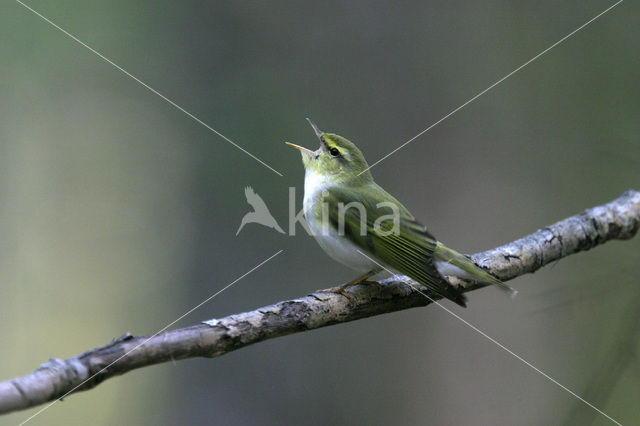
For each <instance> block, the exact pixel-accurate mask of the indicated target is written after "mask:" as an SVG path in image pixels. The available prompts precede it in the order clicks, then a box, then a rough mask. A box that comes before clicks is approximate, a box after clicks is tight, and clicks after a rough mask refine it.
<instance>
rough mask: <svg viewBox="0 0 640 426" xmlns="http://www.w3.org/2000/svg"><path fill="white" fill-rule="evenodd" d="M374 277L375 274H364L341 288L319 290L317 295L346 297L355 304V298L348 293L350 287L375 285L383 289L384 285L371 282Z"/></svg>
mask: <svg viewBox="0 0 640 426" xmlns="http://www.w3.org/2000/svg"><path fill="white" fill-rule="evenodd" d="M372 275H374V273H373V272H367V273H366V274H364V275H362V276H360V277H358V278H356V279H354V280H351V281H349V282H348V283H345V284H342V285H341V286H339V287H333V288H328V289H325V290H318V291H316V293H333V294H339V295H342V296H344V297H346V298H347V299H348V300H349V302H351V303H355V302H356V299H355V297H353V296H352V295H350V294H349V293H347V291H346V290H347V289H348V288H349V287H353V286H354V285H360V284H363V285H375V286H378V288H382V284H380V283H379V282H377V281H370V280H369V278H370V277H371V276H372Z"/></svg>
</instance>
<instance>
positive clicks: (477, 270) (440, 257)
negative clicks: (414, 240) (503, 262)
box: [433, 242, 517, 296]
mask: <svg viewBox="0 0 640 426" xmlns="http://www.w3.org/2000/svg"><path fill="white" fill-rule="evenodd" d="M433 254H434V260H435V261H436V264H437V265H438V270H440V272H441V273H442V274H443V275H453V276H455V277H458V278H462V279H466V280H471V281H475V282H478V283H483V284H496V285H498V287H499V288H500V289H502V290H504V291H506V292H507V293H509V295H511V296H515V295H516V293H517V291H516V290H515V289H514V288H513V287H511V286H510V285H508V284H505V283H503V282H502V281H500V280H499V279H498V278H496V277H494V276H493V275H491V274H490V273H489V272H487V271H485V270H484V269H482V268H481V267H479V266H478V265H476V264H475V263H474V262H473V260H471V259H470V258H469V257H467V256H465V255H463V254H461V253H458V252H457V251H455V250H452V249H450V248H449V247H447V246H445V245H444V244H442V243H441V242H438V245H437V246H436V250H435V252H434V253H433Z"/></svg>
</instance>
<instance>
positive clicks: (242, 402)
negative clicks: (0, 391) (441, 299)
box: [0, 1, 640, 425]
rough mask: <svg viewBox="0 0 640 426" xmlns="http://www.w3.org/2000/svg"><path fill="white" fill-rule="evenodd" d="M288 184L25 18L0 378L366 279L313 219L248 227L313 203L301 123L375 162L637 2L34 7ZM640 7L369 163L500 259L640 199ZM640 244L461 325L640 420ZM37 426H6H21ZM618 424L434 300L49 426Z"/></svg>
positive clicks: (0, 106)
mask: <svg viewBox="0 0 640 426" xmlns="http://www.w3.org/2000/svg"><path fill="white" fill-rule="evenodd" d="M28 4H29V5H31V6H32V7H34V8H35V9H36V10H38V11H39V12H40V13H42V14H43V15H44V16H46V17H48V18H49V19H51V20H52V21H53V22H55V23H56V24H58V25H60V26H61V27H62V28H64V29H66V30H68V31H69V32H71V33H72V34H74V35H76V36H77V37H78V38H79V39H80V40H82V41H83V42H85V43H87V44H89V45H90V46H92V47H94V48H95V49H96V50H98V51H100V52H101V53H103V54H104V55H105V56H107V57H108V58H110V59H111V60H113V61H114V62H116V63H117V64H119V65H120V66H122V67H123V68H125V69H126V70H128V71H129V72H131V73H132V74H134V75H136V76H137V77H139V78H140V79H141V80H143V81H144V82H146V83H147V84H149V85H150V86H152V87H153V88H155V89H156V90H158V91H159V92H161V93H163V94H164V95H166V96H168V97H169V98H171V99H172V100H174V101H175V102H176V103H178V104H179V105H181V106H182V107H184V108H185V109H186V110H188V111H189V112H191V113H193V114H194V115H196V116H197V117H199V118H201V119H202V120H203V121H205V122H206V123H208V124H210V125H211V126H213V127H214V128H216V129H217V130H219V131H220V132H222V133H223V134H224V135H226V136H228V137H229V138H231V139H233V140H234V141H236V142H237V143H238V144H240V145H241V146H243V147H244V148H246V149H247V150H249V151H250V152H252V153H253V154H255V155H257V156H258V157H260V158H261V159H263V160H264V161H266V162H267V163H268V164H270V165H271V166H273V167H275V168H276V169H278V170H279V171H281V172H282V173H283V174H284V177H279V176H277V175H276V174H274V173H273V172H271V171H270V170H268V169H267V168H265V167H263V166H261V165H260V164H258V163H257V162H256V161H254V160H253V159H251V158H250V157H248V156H247V155H245V154H244V153H242V152H240V151H239V150H237V149H236V148H234V147H233V146H231V145H230V144H229V143H227V142H225V141H224V140H222V139H221V138H219V137H218V136H216V135H215V134H213V133H212V132H210V131H209V130H207V129H206V128H205V127H203V126H201V125H200V124H198V123H196V122H195V121H194V120H192V119H191V118H189V117H187V116H186V115H185V114H183V113H182V112H180V111H178V110H176V109H175V108H174V107H172V106H171V105H169V104H168V103H167V102H165V101H164V100H162V99H161V98H159V97H158V96H156V95H155V94H153V93H151V92H149V91H148V90H147V89H145V88H143V87H142V86H140V85H139V84H138V83H136V82H135V81H133V80H132V79H130V78H129V77H127V76H125V75H124V74H123V73H122V72H120V71H118V70H117V69H116V68H114V67H113V66H111V65H109V64H108V63H106V62H104V61H103V60H101V59H100V58H98V57H97V56H96V55H95V54H93V53H91V52H90V51H89V50H87V49H86V48H84V47H82V46H80V45H79V44H78V43H76V42H74V41H73V40H71V39H70V38H69V37H67V36H65V35H64V34H63V33H61V32H60V31H58V30H56V29H54V28H53V27H51V26H50V25H49V24H47V23H45V22H44V21H43V20H42V19H40V18H38V17H37V16H35V15H34V14H33V13H31V12H29V11H28V10H27V9H25V8H24V7H22V6H20V5H19V4H18V3H15V2H11V1H7V2H3V3H2V4H1V5H0V37H1V39H2V41H3V42H2V43H1V44H0V58H1V59H0V75H2V78H1V79H0V98H1V99H2V101H1V102H0V141H1V143H0V237H1V238H0V283H1V284H0V318H1V321H0V336H1V340H2V344H1V345H0V358H1V359H2V360H3V361H2V363H1V364H0V379H2V380H5V379H10V378H13V377H15V376H19V375H23V374H26V373H28V372H30V371H32V370H33V369H34V368H36V367H37V366H38V365H40V364H41V363H42V362H45V361H46V360H47V359H48V358H49V357H59V358H67V357H70V356H73V355H75V354H78V353H80V352H82V351H84V350H87V349H89V348H92V347H95V346H99V345H102V344H105V343H107V342H108V341H110V340H111V339H112V338H115V337H117V336H120V335H122V334H123V333H124V332H127V331H128V332H131V333H133V334H150V333H153V332H155V331H156V330H158V329H160V328H161V327H163V326H164V325H166V324H168V323H169V322H171V321H173V320H174V319H175V318H177V317H178V316H179V315H181V314H182V313H184V312H185V311H187V310H188V309H190V308H191V307H193V306H194V305H196V304H198V303H199V302H200V301H202V300H203V299H205V298H206V297H208V296H210V295H211V294H213V293H214V292H216V291H217V290H219V289H220V288H222V287H224V286H225V285H227V284H228V283H230V282H231V281H233V280H234V279H236V278H237V277H239V276H240V275H242V274H244V273H245V272H246V271H247V270H249V269H250V268H252V267H253V266H254V265H256V264H258V263H259V262H261V261H262V260H264V259H265V258H267V257H269V256H270V255H272V254H273V253H275V252H276V251H277V250H279V249H284V250H285V251H284V253H283V254H281V255H280V256H278V257H277V258H275V259H274V260H273V261H271V262H269V263H268V264H266V265H265V266H264V267H262V268H261V269H259V270H257V271H256V272H254V273H253V274H251V275H249V276H248V277H246V278H245V279H243V280H242V281H240V282H238V283H237V284H236V285H235V286H233V287H231V288H230V289H228V290H227V291H225V292H224V293H223V294H221V295H220V296H219V297H217V298H215V299H214V300H212V301H211V302H210V303H208V304H206V305H205V306H203V307H202V308H200V309H199V310H197V311H196V312H194V313H193V314H191V315H190V316H189V317H188V318H186V319H184V320H182V321H181V322H180V323H178V324H176V327H180V326H186V325H189V324H193V323H197V322H199V321H202V320H206V319H209V318H213V317H219V316H223V315H227V314H231V313H236V312H242V311H245V310H251V309H254V308H256V307H259V306H262V305H265V304H269V303H273V302H276V301H278V300H282V299H287V298H292V297H297V296H301V295H305V294H308V293H309V292H311V291H313V290H315V289H318V288H322V287H327V286H329V285H334V284H337V283H340V282H344V281H346V280H348V279H350V278H353V276H354V274H353V272H351V271H349V270H347V269H346V268H345V267H343V266H342V265H339V264H337V263H335V262H333V261H331V260H330V259H329V258H328V257H327V256H326V255H325V254H324V253H323V252H322V251H321V249H320V248H319V247H318V246H317V245H316V243H315V242H314V241H313V239H312V238H311V237H309V236H307V235H306V234H305V233H304V232H303V231H302V229H301V228H298V232H297V235H296V236H295V237H290V236H285V235H281V234H278V233H276V232H274V231H273V230H270V229H267V228H264V227H260V226H258V225H248V226H246V227H245V228H244V229H243V231H242V232H241V233H240V235H239V236H237V237H236V236H235V232H236V230H237V228H238V225H239V223H240V219H241V218H242V216H243V215H244V214H245V213H246V212H247V211H249V206H248V205H247V204H246V200H245V197H244V193H243V188H244V187H245V186H246V185H252V186H253V188H254V189H255V190H256V192H257V193H259V194H260V195H261V196H262V197H263V198H264V199H265V201H266V202H267V204H268V205H269V206H270V208H271V211H272V213H273V214H274V216H275V217H276V218H277V219H278V221H279V222H280V224H281V226H283V227H286V224H287V211H288V210H287V209H288V206H287V198H288V187H289V186H295V187H296V188H297V189H298V192H297V200H298V208H299V207H300V204H301V203H302V188H303V186H302V184H303V170H302V164H301V162H300V158H299V154H298V153H297V152H295V151H293V150H291V149H290V148H288V147H286V146H285V145H284V144H283V141H285V140H290V141H293V142H296V143H299V144H302V145H306V146H310V147H315V146H316V144H317V142H316V140H315V138H314V135H313V133H312V132H311V130H310V128H309V127H308V125H307V123H306V122H305V120H304V118H305V117H306V116H309V117H311V118H313V119H314V120H315V121H316V122H317V123H318V125H319V126H320V127H321V128H322V129H324V130H326V131H331V132H336V133H339V134H341V135H344V136H346V137H348V138H350V139H352V140H353V141H355V142H356V143H357V144H358V145H359V147H360V148H362V150H363V151H364V153H365V155H366V156H367V158H368V159H369V161H370V162H374V161H376V160H377V159H379V158H380V157H382V156H383V155H385V154H387V153H388V152H389V151H391V150H392V149H394V148H396V147H397V146H398V145H400V144H401V143H403V142H404V141H406V140H407V139H409V138H411V137H412V136H414V135H415V134H417V133H418V132H420V131H421V130H423V129H425V128H426V127H427V126H429V125H430V124H432V123H433V122H435V121H437V120H438V119H440V118H441V117H442V116H444V115H445V114H447V113H448V112H449V111H451V110H452V109H454V108H456V107H457V106H459V105H461V104H462V103H464V102H465V101H467V100H468V99H469V98H471V97H472V96H474V95H475V94H477V93H478V92H480V91H481V90H483V89H485V88H486V87H487V86H489V85H490V84H492V83H493V82H495V81H496V80H498V79H499V78H501V77H502V76H504V75H505V74H507V73H509V72H510V71H512V70H513V69H515V68H516V67H518V66H519V65H521V64H522V63H524V62H525V61H527V60H528V59H530V58H531V57H533V56H534V55H536V54H537V53H539V52H540V51H542V50H543V49H545V48H546V47H548V46H550V45H551V44H553V43H554V42H556V41H557V40H559V39H560V38H561V37H563V36H565V35H566V34H568V33H569V32H570V31H572V30H574V29H575V28H577V27H578V26H580V25H582V24H583V23H584V22H586V21H587V20H588V19H590V18H592V17H593V16H595V15H596V14H598V13H599V12H601V11H602V10H604V9H605V8H606V7H608V6H609V5H611V4H612V2H607V1H566V2H555V1H540V2H535V3H534V2H530V4H524V2H510V1H487V2H472V1H466V2H460V1H448V2H422V1H414V2H393V1H374V2H364V1H357V2H356V1H354V2H333V1H327V2H283V1H270V2H194V1H184V2H169V1H155V2H150V1H147V2H128V1H116V2H96V1H83V2H81V1H64V2H45V1H29V2H28ZM639 17H640V6H638V4H637V3H633V2H624V3H622V4H621V5H619V6H618V7H616V8H615V9H613V10H612V11H611V12H609V13H608V14H606V15H605V16H603V17H602V18H600V19H599V20H597V21H596V22H594V23H593V24H591V25H589V26H588V27H586V28H585V29H584V30H583V31H581V32H579V33H577V34H576V35H575V36H573V37H571V38H570V39H569V40H567V41H566V42H564V43H563V44H561V45H559V46H558V47H556V48H555V49H553V50H552V51H550V52H549V53H548V54H546V55H544V56H543V57H541V58H540V59H539V60H537V61H535V62H533V63H532V64H530V65H529V66H527V67H526V68H525V69H523V70H522V71H521V72H519V73H517V74H516V75H514V76H513V77H511V78H509V79H508V80H506V81H505V82H503V83H502V84H500V85H499V86H497V87H496V88H494V89H493V90H491V91H490V92H488V93H487V94H485V95H484V96H482V97H481V98H479V99H478V100H477V101H475V102H474V103H472V104H470V105H468V106H467V107H466V108H464V109H462V110H461V111H459V112H458V113H457V114H455V115H454V116H452V117H450V118H449V119H447V120H446V121H444V122H442V123H441V124H440V125H438V126H436V127H435V128H433V129H432V130H430V131H429V132H427V133H426V134H425V135H423V136H422V137H420V138H419V139H417V140H415V141H414V142H413V143H411V144H409V145H408V146H407V147H405V148H404V149H402V150H400V151H399V152H397V153H396V154H394V155H393V156H391V157H389V158H388V159H386V160H385V161H383V162H382V163H380V164H379V165H378V166H376V167H375V168H374V169H373V170H372V171H373V174H374V177H375V178H376V180H377V181H378V183H380V184H381V185H382V186H384V187H385V188H386V189H387V190H389V191H390V192H391V193H393V194H394V195H395V196H396V197H397V198H398V199H400V200H401V201H403V202H404V203H405V204H406V205H407V206H408V207H409V208H410V209H411V210H412V211H413V212H414V214H415V215H416V216H417V217H418V218H420V219H421V220H422V221H423V222H425V223H426V224H427V225H428V226H429V228H430V230H431V231H432V232H433V233H434V234H435V235H436V236H437V237H438V238H439V239H440V240H442V241H444V242H445V243H446V244H447V245H449V246H451V247H454V248H456V249H459V250H460V251H463V252H475V251H480V250H484V249H487V248H491V247H495V246H497V245H499V244H502V243H505V242H508V241H511V240H513V239H515V238H517V237H520V236H523V235H525V234H528V233H530V232H533V231H535V230H536V229H538V228H540V227H542V226H544V225H548V224H550V223H553V222H555V221H557V220H560V219H562V218H564V217H566V216H569V215H572V214H575V213H578V212H580V211H581V210H583V209H585V208H587V207H591V206H594V205H598V204H602V203H604V202H607V201H609V200H611V199H614V198H616V197H617V196H619V195H620V194H621V193H622V192H623V191H624V190H626V189H629V188H635V189H640V180H639V176H640V173H639V169H640V144H639V140H638V139H639V138H638V135H640V120H638V117H639V114H640V102H639V97H638V94H639V89H640V67H639V66H638V65H639V64H638V60H639V58H640V55H639V54H640V25H639ZM639 249H640V238H636V239H635V240H632V241H630V242H611V243H609V244H606V245H604V246H602V247H598V248H597V249H595V250H593V251H591V252H588V253H584V254H579V255H575V256H571V257H569V258H567V259H565V260H562V261H560V262H558V263H556V264H555V265H553V266H549V267H547V268H544V269H543V270H541V271H540V272H539V273H536V274H535V275H530V276H525V277H521V278H518V279H517V280H515V281H513V282H512V283H511V284H513V285H514V286H515V287H516V288H517V289H518V290H519V291H520V293H519V295H518V297H517V298H515V299H514V300H509V299H508V298H507V297H505V296H504V295H503V294H502V293H500V292H498V291H497V290H495V289H485V290H481V291H476V292H473V293H472V294H470V296H469V299H470V300H469V307H468V308H467V309H466V310H464V309H458V307H456V306H453V305H452V304H451V303H447V307H448V308H450V309H453V310H454V311H455V312H456V313H459V314H460V315H462V316H463V317H464V318H465V319H467V320H468V321H470V322H471V323H473V324H475V325H476V326H478V327H479V328H480V329H482V330H484V331H486V332H487V333H488V334H490V335H491V336H493V337H495V338H496V339H497V340H499V341H500V342H502V343H503V344H505V345H506V346H507V347H509V348H510V349H512V350H513V351H514V352H516V353H518V354H520V355H521V356H523V357H524V358H525V359H527V360H528V361H530V362H531V363H532V364H534V365H535V366H537V367H539V368H541V369H542V370H544V371H545V372H547V373H548V374H550V375H551V376H553V377H554V378H556V379H557V380H558V381H559V382H561V383H562V384H564V385H566V386H567V387H568V388H570V389H572V390H574V391H575V392H577V393H578V394H580V395H582V396H584V397H585V398H586V399H587V400H589V401H590V402H592V403H593V404H595V405H596V406H597V407H599V408H601V409H603V410H604V411H605V412H607V413H608V414H609V415H611V416H612V417H614V418H616V419H618V420H619V421H621V422H622V423H624V424H633V423H638V421H640V414H639V412H638V404H637V402H638V400H639V399H640V363H639V362H638V359H637V357H636V354H637V351H638V349H639V343H638V339H639V335H638V330H637V327H638V318H639V317H640V297H639V296H640V288H639V286H638V284H639V283H638V281H639V280H640V276H639V272H638V264H639V261H640V254H639ZM36 410H37V409H33V410H29V411H23V412H19V413H16V414H12V415H8V416H4V417H0V424H16V423H19V422H20V421H22V420H24V419H25V418H27V417H28V416H29V415H31V414H33V413H35V411H36ZM589 422H593V423H594V424H610V423H609V422H608V421H607V420H606V419H604V417H602V416H600V415H598V414H597V413H596V412H595V411H593V410H592V409H590V408H589V407H587V406H586V405H584V404H583V403H581V402H580V401H578V400H577V399H576V398H574V397H573V396H571V395H570V394H568V393H567V392H565V391H563V390H561V389H560V388H558V387H557V386H556V385H554V384H552V383H551V382H549V381H548V380H547V379H545V378H544V377H542V376H541V375H540V374H538V373H536V372H534V371H533V370H532V369H531V368H529V367H527V366H525V365H524V364H523V363H521V362H520V361H518V360H517V359H515V358H514V357H512V356H511V355H509V354H507V353H506V352H505V351H503V350H501V349H500V348H498V347H497V346H496V345H494V344H492V343H491V342H489V341H487V340H486V339H485V338H483V337H481V336H479V335H478V334H477V333H476V332H474V331H473V330H471V329H469V328H468V327H466V326H465V325H463V324H462V323H460V322H459V321H458V320H456V319H454V318H452V317H451V316H450V315H448V314H447V313H445V312H443V311H442V310H440V309H437V308H435V307H430V308H425V309H413V310H409V311H404V312H399V313H394V314H390V315H384V316H381V317H377V318H372V319H367V320H362V321H357V322H354V323H350V324H346V325H340V326H334V327H329V328H326V329H322V330H317V331H313V332H307V333H302V334H297V335H294V336H289V337H286V338H281V339H276V340H272V341H268V342H264V343H261V344H259V345H254V346H251V347H248V348H245V349H242V350H239V351H237V352H233V353H231V354H228V355H226V356H223V357H221V358H217V359H193V360H187V361H180V362H175V363H173V364H171V363H168V364H164V365H160V366H154V367H149V368H144V369H141V370H138V371H134V372H131V373H129V374H126V375H125V376H123V377H119V378H115V379H112V380H109V381H107V382H105V383H103V384H101V385H100V386H99V387H98V388H96V389H94V390H91V391H89V392H83V393H80V394H77V395H73V396H71V397H69V398H67V399H66V400H65V401H64V402H62V403H57V404H55V405H54V406H52V407H51V408H50V409H48V410H47V411H46V412H44V413H42V414H41V415H39V416H38V417H36V418H35V419H34V420H32V421H31V422H30V424H34V425H35V424H41V425H51V424H56V425H58V424H59V425H67V424H96V425H99V424H105V425H106V424H142V425H146V424H148V425H152V424H153V425H156V424H238V425H243V424H246V425H251V424H296V423H311V424H328V423H355V424H426V423H428V424H436V425H444V424H468V425H471V424H501V425H502V424H505V425H506V424H519V425H520V424H522V425H537V424H585V423H589Z"/></svg>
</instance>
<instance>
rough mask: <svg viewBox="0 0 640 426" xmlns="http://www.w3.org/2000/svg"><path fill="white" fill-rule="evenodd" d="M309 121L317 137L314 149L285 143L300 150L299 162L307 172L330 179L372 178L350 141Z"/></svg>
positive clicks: (366, 179)
mask: <svg viewBox="0 0 640 426" xmlns="http://www.w3.org/2000/svg"><path fill="white" fill-rule="evenodd" d="M307 120H308V121H309V124H311V127H312V128H313V130H314V131H315V133H316V136H317V137H318V139H320V148H318V149H317V150H315V151H312V150H310V149H307V148H304V147H301V146H299V145H296V144H293V143H290V142H286V143H287V145H290V146H292V147H294V148H296V149H299V150H300V152H301V153H302V163H303V164H304V168H305V170H306V172H307V173H315V174H318V175H320V176H322V177H323V178H324V179H326V180H328V181H331V182H346V181H350V180H354V179H355V180H361V181H363V182H366V181H369V180H372V177H371V172H369V170H368V168H369V165H368V164H367V161H366V160H365V159H364V155H362V152H360V150H359V149H358V147H357V146H355V144H354V143H353V142H351V141H350V140H348V139H345V138H343V137H342V136H339V135H336V134H333V133H324V132H323V131H321V130H320V129H318V126H316V125H315V124H314V123H313V122H312V121H311V120H309V119H307Z"/></svg>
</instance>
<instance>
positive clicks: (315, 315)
mask: <svg viewBox="0 0 640 426" xmlns="http://www.w3.org/2000/svg"><path fill="white" fill-rule="evenodd" d="M638 228H640V192H638V191H627V192H625V193H624V194H623V195H622V196H621V197H620V198H618V199H616V200H614V201H612V202H610V203H608V204H604V205H602V206H598V207H594V208H591V209H588V210H586V211H584V212H583V213H581V214H578V215H576V216H572V217H569V218H567V219H564V220H562V221H560V222H558V223H555V224H553V225H551V226H547V227H544V228H542V229H540V230H538V231H536V232H534V233H533V234H531V235H528V236H526V237H524V238H521V239H519V240H516V241H514V242H511V243H509V244H505V245H503V246H501V247H498V248H495V249H492V250H487V251H485V252H482V253H477V254H474V255H472V256H471V257H472V258H473V260H474V261H475V262H476V263H478V264H479V265H480V266H483V267H485V268H486V269H488V270H489V271H491V272H492V273H493V274H494V275H496V276H497V277H498V278H500V279H502V280H503V281H507V280H510V279H513V278H515V277H518V276H520V275H523V274H526V273H531V272H534V271H536V270H537V269H539V268H541V267H542V266H544V265H546V264H548V263H550V262H553V261H555V260H558V259H561V258H562V257H565V256H568V255H570V254H573V253H578V252H580V251H585V250H589V249H591V248H593V247H595V246H598V245H600V244H603V243H605V242H607V241H609V240H614V239H618V240H625V239H629V238H632V237H633V236H634V235H635V234H636V232H637V231H638ZM407 282H411V283H413V282H412V281H410V280H409V278H407V277H404V276H399V275H396V276H393V277H391V278H388V279H386V280H384V281H381V284H383V285H382V286H380V287H377V286H362V285H361V286H355V287H353V288H350V289H349V293H350V295H351V296H352V297H353V301H350V300H348V299H347V298H345V297H343V296H341V295H337V294H332V293H314V294H311V295H309V296H306V297H301V298H298V299H293V300H286V301H282V302H278V303H276V304H273V305H270V306H265V307H262V308H259V309H256V310H254V311H250V312H244V313H240V314H236V315H230V316H227V317H224V318H220V319H212V320H209V321H205V322H204V323H202V324H197V325H192V326H190V327H186V328H181V329H177V330H171V331H165V332H162V333H159V334H156V335H152V336H140V337H134V336H131V335H130V334H128V333H127V334H125V335H124V336H122V337H120V338H118V339H116V340H114V341H113V342H111V343H109V344H108V345H106V346H103V347H99V348H95V349H91V350H89V351H87V352H85V353H83V354H80V355H77V356H75V357H72V358H69V359H66V360H60V359H51V360H50V361H49V362H47V363H45V364H43V365H42V366H40V368H38V369H37V370H35V371H34V372H32V373H30V374H28V375H26V376H23V377H18V378H16V379H13V380H8V381H5V382H2V383H0V413H8V412H11V411H16V410H21V409H25V408H29V407H33V406H36V405H39V404H43V403H45V402H48V401H53V400H55V399H59V398H62V397H65V396H67V395H69V394H70V393H72V392H77V391H81V390H88V389H91V388H93V387H95V386H97V385H98V384H100V383H101V382H102V381H103V380H106V379H108V378H110V377H114V376H117V375H120V374H124V373H126V372H128V371H131V370H133V369H136V368H140V367H145V366H148V365H153V364H158V363H162V362H167V361H170V360H179V359H184V358H192V357H210V358H212V357H217V356H220V355H224V354H226V353H228V352H231V351H234V350H236V349H239V348H242V347H244V346H247V345H250V344H252V343H257V342H261V341H264V340H267V339H271V338H274V337H279V336H285V335H287V334H291V333H297V332H301V331H306V330H313V329H315V328H319V327H326V326H329V325H333V324H338V323H343V322H348V321H354V320H358V319H361V318H366V317H370V316H374V315H380V314H384V313H388V312H395V311H399V310H403V309H409V308H414V307H418V306H425V305H428V304H429V303H431V301H430V300H429V299H427V298H425V297H424V296H423V295H422V294H420V293H419V292H417V291H415V290H413V289H412V288H411V286H409V285H408V284H407ZM413 285H414V286H418V287H419V285H418V284H417V283H413ZM480 287H483V286H482V285H477V284H473V285H469V286H468V287H466V288H465V291H471V290H475V289H477V288H480ZM421 291H424V290H421ZM425 292H426V291H425ZM426 293H427V294H429V293H428V292H426ZM429 296H430V297H431V298H432V299H434V300H435V299H437V298H438V297H437V296H436V295H434V294H429Z"/></svg>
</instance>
